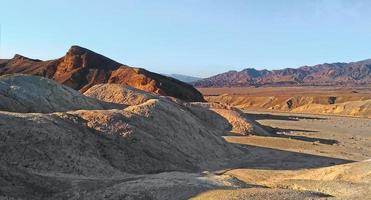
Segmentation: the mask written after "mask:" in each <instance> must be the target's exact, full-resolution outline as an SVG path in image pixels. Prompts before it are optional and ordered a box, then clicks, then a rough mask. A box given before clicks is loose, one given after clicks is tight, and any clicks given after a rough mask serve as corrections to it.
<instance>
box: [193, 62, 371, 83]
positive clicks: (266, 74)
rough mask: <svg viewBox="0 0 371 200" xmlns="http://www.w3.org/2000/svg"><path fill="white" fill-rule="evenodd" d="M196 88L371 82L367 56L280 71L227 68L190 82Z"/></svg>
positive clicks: (369, 64) (370, 70)
mask: <svg viewBox="0 0 371 200" xmlns="http://www.w3.org/2000/svg"><path fill="white" fill-rule="evenodd" d="M192 84H193V85H194V86H196V87H241V86H264V85H268V86H290V85H313V86H325V85H344V84H345V85H362V84H371V59H368V60H363V61H359V62H351V63H332V64H328V63H325V64H319V65H315V66H303V67H299V68H296V69H295V68H286V69H281V70H271V71H270V70H266V69H264V70H256V69H254V68H247V69H244V70H242V71H239V72H238V71H228V72H225V73H222V74H218V75H216V76H212V77H209V78H205V79H202V80H199V81H196V82H194V83H192Z"/></svg>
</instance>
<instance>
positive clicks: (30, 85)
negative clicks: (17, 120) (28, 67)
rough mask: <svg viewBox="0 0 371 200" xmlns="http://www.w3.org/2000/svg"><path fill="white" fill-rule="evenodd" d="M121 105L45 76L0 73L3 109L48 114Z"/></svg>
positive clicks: (0, 107)
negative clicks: (84, 93) (78, 90)
mask: <svg viewBox="0 0 371 200" xmlns="http://www.w3.org/2000/svg"><path fill="white" fill-rule="evenodd" d="M123 107H124V106H122V105H117V104H113V103H106V102H103V101H99V100H97V99H93V98H89V97H86V96H84V95H82V94H80V93H79V92H77V91H75V90H73V89H71V88H69V87H66V86H64V85H61V84H58V83H57V82H55V81H53V80H50V79H47V78H43V77H39V76H31V75H22V74H15V75H5V76H0V110H3V111H11V112H39V113H50V112H58V111H68V110H80V109H86V110H92V109H109V108H123Z"/></svg>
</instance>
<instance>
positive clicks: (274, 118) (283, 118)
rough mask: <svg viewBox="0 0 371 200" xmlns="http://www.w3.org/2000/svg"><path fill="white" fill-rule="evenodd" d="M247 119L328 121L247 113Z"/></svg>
mask: <svg viewBox="0 0 371 200" xmlns="http://www.w3.org/2000/svg"><path fill="white" fill-rule="evenodd" d="M245 115H246V117H248V118H249V119H252V120H265V119H269V120H284V121H299V120H303V119H311V120H327V119H328V118H326V117H304V116H298V115H272V114H259V113H245Z"/></svg>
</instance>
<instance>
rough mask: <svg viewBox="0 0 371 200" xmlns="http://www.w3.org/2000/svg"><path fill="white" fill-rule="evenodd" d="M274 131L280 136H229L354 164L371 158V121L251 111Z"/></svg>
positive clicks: (239, 141)
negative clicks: (348, 161) (350, 161)
mask: <svg viewBox="0 0 371 200" xmlns="http://www.w3.org/2000/svg"><path fill="white" fill-rule="evenodd" d="M246 114H247V116H249V117H250V118H253V119H255V120H256V121H257V122H259V123H260V124H262V125H264V126H266V127H268V128H274V129H275V130H277V131H278V133H280V135H279V136H278V137H259V136H250V137H235V136H232V137H226V139H227V140H228V141H230V142H234V143H240V144H247V145H255V146H260V147H268V148H273V149H280V150H287V151H293V152H299V153H308V154H312V155H321V156H329V157H333V158H341V159H346V160H352V161H361V160H365V159H369V158H371V119H366V118H352V117H337V116H324V115H307V114H306V115H304V114H290V113H276V112H275V113H267V112H251V111H248V112H247V113H246Z"/></svg>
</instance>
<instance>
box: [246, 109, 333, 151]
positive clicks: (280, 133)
mask: <svg viewBox="0 0 371 200" xmlns="http://www.w3.org/2000/svg"><path fill="white" fill-rule="evenodd" d="M245 117H247V118H248V119H250V120H253V121H255V123H257V124H260V123H259V122H257V120H264V119H271V120H284V121H299V120H302V119H312V120H327V118H321V117H304V116H295V115H290V116H285V115H271V114H255V113H254V114H252V113H245ZM260 126H261V127H263V128H264V129H265V130H267V131H269V132H271V133H272V135H271V136H273V137H281V138H288V139H295V140H301V141H305V142H318V143H321V144H328V145H332V144H337V143H339V142H338V141H337V140H332V139H323V138H316V137H307V136H298V135H290V133H292V132H304V133H316V132H318V131H315V130H305V129H284V128H277V127H271V126H267V125H262V124H260Z"/></svg>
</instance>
